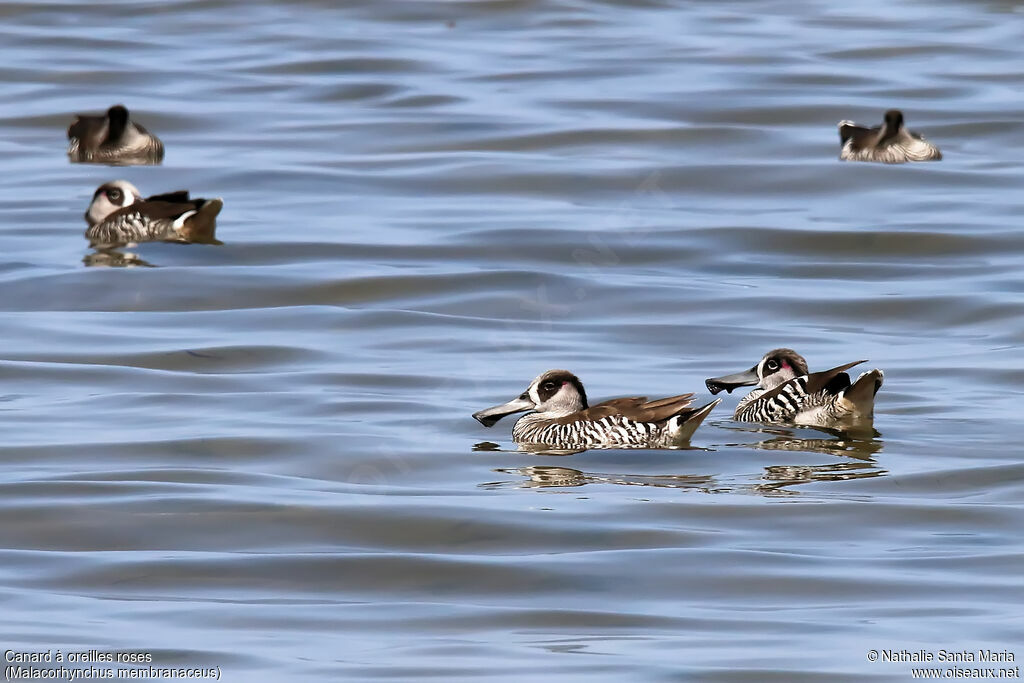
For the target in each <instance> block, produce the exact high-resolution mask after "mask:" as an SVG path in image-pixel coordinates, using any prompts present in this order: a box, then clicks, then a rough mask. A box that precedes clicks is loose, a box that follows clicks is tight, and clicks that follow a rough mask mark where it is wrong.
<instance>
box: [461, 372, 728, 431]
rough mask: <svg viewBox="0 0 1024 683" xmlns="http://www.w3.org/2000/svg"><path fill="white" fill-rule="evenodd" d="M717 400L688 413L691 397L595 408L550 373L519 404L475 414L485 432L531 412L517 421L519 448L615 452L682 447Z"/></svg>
mask: <svg viewBox="0 0 1024 683" xmlns="http://www.w3.org/2000/svg"><path fill="white" fill-rule="evenodd" d="M719 402H720V400H715V401H712V402H711V403H708V404H706V405H704V406H701V407H699V408H690V407H689V406H690V405H691V404H692V403H693V394H682V395H680V396H671V397H668V398H663V399H657V400H654V401H648V400H647V399H646V398H641V397H635V398H617V399H612V400H610V401H604V402H603V403H599V404H597V405H595V406H589V405H588V404H587V395H586V392H585V390H584V389H583V385H582V383H580V381H579V379H578V378H577V377H576V376H575V375H573V374H572V373H570V372H567V371H565V370H550V371H548V372H546V373H544V374H543V375H541V376H540V377H538V378H537V379H535V380H534V381H533V382H532V383H531V384H530V387H529V388H528V389H527V390H526V391H525V392H523V393H522V394H521V395H520V396H519V397H518V398H515V399H513V400H511V401H509V402H508V403H505V404H502V405H499V406H494V407H493V408H488V409H486V410H481V411H479V412H477V413H474V414H473V417H474V418H476V419H477V420H479V421H480V423H481V424H483V425H484V426H485V427H490V426H492V425H494V424H495V423H496V422H497V421H498V420H500V419H501V418H502V417H504V416H506V415H511V414H512V413H518V412H524V411H530V412H528V413H527V414H526V415H524V416H523V417H521V418H519V420H517V421H516V423H515V426H514V427H513V428H512V438H513V439H515V440H516V441H517V442H518V443H522V444H534V445H543V446H549V447H553V448H560V449H577V448H588V447H593V446H617V447H627V448H666V447H670V446H677V445H683V444H685V443H686V442H687V441H688V440H689V439H690V437H691V436H692V435H693V432H694V431H695V430H696V429H697V427H698V426H699V425H700V423H701V422H702V421H703V420H704V418H705V417H707V415H708V413H710V412H711V410H712V409H713V408H714V407H715V406H716V405H718V403H719Z"/></svg>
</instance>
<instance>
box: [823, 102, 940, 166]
mask: <svg viewBox="0 0 1024 683" xmlns="http://www.w3.org/2000/svg"><path fill="white" fill-rule="evenodd" d="M839 141H840V143H841V144H842V148H841V149H840V151H839V158H840V159H841V160H842V161H878V162H881V163H884V164H902V163H904V162H907V161H939V160H940V159H942V152H940V151H939V148H938V147H936V146H935V145H933V144H932V143H930V142H928V141H927V140H925V139H924V137H923V136H921V135H919V134H918V133H915V132H913V131H910V130H907V129H906V127H905V126H904V125H903V112H901V111H900V110H899V109H890V110H889V111H887V112H885V118H884V119H883V121H882V125H880V126H875V127H874V128H864V127H863V126H858V125H857V124H856V123H854V122H853V121H840V122H839Z"/></svg>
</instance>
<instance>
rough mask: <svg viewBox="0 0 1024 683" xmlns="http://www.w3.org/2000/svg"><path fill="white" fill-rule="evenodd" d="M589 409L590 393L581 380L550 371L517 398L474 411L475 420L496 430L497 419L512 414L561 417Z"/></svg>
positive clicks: (567, 374)
mask: <svg viewBox="0 0 1024 683" xmlns="http://www.w3.org/2000/svg"><path fill="white" fill-rule="evenodd" d="M586 408H587V392H586V391H584V390H583V384H582V383H581V382H580V380H579V378H578V377H576V375H574V374H572V373H571V372H569V371H568V370H548V371H547V372H545V373H544V374H542V375H541V376H539V377H538V378H537V379H535V380H533V382H531V383H530V386H529V387H528V388H527V389H526V391H524V392H523V393H522V394H520V395H519V396H518V397H516V398H514V399H512V400H511V401H509V402H508V403H502V404H501V405H499V406H494V407H493V408H485V409H484V410H480V411H478V412H475V413H473V417H474V418H475V419H476V420H477V421H478V422H479V423H480V424H482V425H483V426H484V427H493V426H494V424H495V423H496V422H497V421H498V420H500V419H501V418H503V417H505V416H506V415H511V414H513V413H523V412H527V411H534V412H538V413H544V414H545V415H550V416H551V417H562V416H564V415H572V414H573V413H576V412H579V411H581V410H585V409H586Z"/></svg>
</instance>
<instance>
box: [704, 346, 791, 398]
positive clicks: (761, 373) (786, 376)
mask: <svg viewBox="0 0 1024 683" xmlns="http://www.w3.org/2000/svg"><path fill="white" fill-rule="evenodd" d="M806 374H807V361H806V360H804V357H803V356H801V355H800V354H799V353H797V352H796V351H794V350H793V349H775V350H773V351H769V352H768V353H766V354H764V357H762V358H761V360H760V361H759V362H758V363H757V365H755V366H754V367H752V368H750V369H749V370H744V371H743V372H737V373H735V374H732V375H723V376H722V377H712V378H710V379H707V380H705V381H704V384H706V385H707V388H708V391H710V392H711V393H712V394H717V393H718V392H720V391H726V392H728V393H730V394H731V393H732V390H733V389H736V388H738V387H752V386H756V387H759V388H761V389H764V390H765V391H771V390H772V389H774V388H775V387H777V386H779V385H780V384H783V383H785V382H788V381H789V380H791V379H793V378H794V377H800V376H801V375H806Z"/></svg>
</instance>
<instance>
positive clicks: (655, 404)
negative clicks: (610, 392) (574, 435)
mask: <svg viewBox="0 0 1024 683" xmlns="http://www.w3.org/2000/svg"><path fill="white" fill-rule="evenodd" d="M692 403H693V394H680V395H679V396H669V397H667V398H659V399H655V400H653V401H648V400H647V397H646V396H632V397H628V398H613V399H610V400H608V401H602V402H601V403H598V404H597V405H594V406H591V407H589V408H587V409H586V410H581V411H580V412H578V413H573V414H572V415H567V416H566V417H563V418H559V419H557V420H555V422H558V423H561V424H566V423H569V422H576V421H578V420H583V421H597V420H600V419H602V418H605V417H612V416H616V415H621V416H622V417H625V418H627V419H629V420H633V421H634V422H664V421H665V420H668V419H669V418H671V417H673V416H675V415H678V414H680V413H682V412H684V411H685V410H686V409H687V408H688V407H689V406H690V405H691V404H692Z"/></svg>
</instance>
